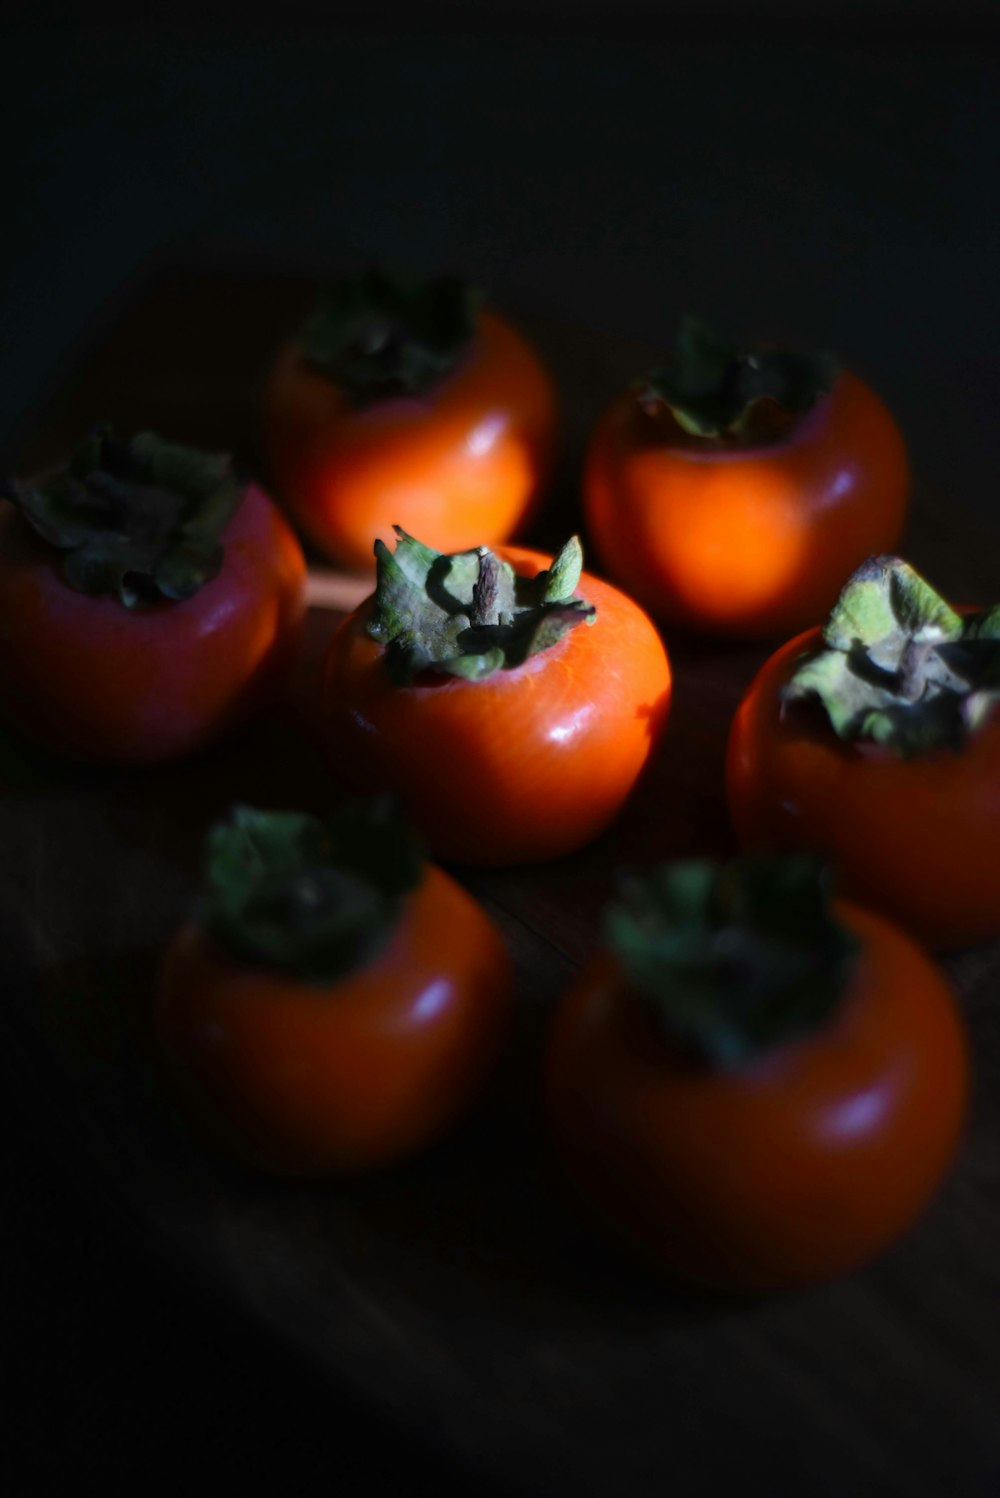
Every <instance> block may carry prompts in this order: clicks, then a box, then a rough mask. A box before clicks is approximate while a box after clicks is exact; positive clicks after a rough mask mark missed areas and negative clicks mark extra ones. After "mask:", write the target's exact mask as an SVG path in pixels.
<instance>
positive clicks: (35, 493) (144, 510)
mask: <svg viewBox="0 0 1000 1498" xmlns="http://www.w3.org/2000/svg"><path fill="white" fill-rule="evenodd" d="M244 493H245V485H243V484H242V483H240V482H239V481H238V480H237V478H236V476H235V474H234V473H233V468H232V463H231V460H230V459H229V457H228V456H226V455H221V454H214V453H204V452H199V451H197V450H196V449H194V448H189V447H181V446H179V445H178V444H176V443H172V442H166V441H164V440H163V438H162V437H158V436H157V435H156V434H155V433H154V432H139V433H138V434H137V435H136V436H134V437H133V438H132V439H131V440H130V441H128V442H123V441H121V440H120V439H118V438H117V437H115V435H114V433H113V432H112V429H111V427H110V426H109V425H103V426H98V427H95V428H94V430H93V431H92V432H91V433H90V434H89V436H88V437H87V438H86V439H85V440H84V442H83V443H81V445H80V447H79V448H78V449H77V451H76V452H75V453H74V454H73V456H72V458H71V459H70V461H69V463H68V464H67V465H66V467H65V468H64V469H62V470H60V471H59V472H58V473H56V474H55V475H53V476H52V477H51V478H48V479H46V480H44V481H43V482H41V483H40V484H38V485H36V486H35V487H34V488H31V489H17V488H7V490H6V497H7V498H9V499H11V500H12V501H13V503H14V504H15V505H17V507H18V509H19V510H20V512H21V514H22V515H23V516H24V518H25V520H26V521H27V522H28V524H29V525H30V526H31V527H32V529H33V530H34V531H35V532H36V533H37V534H38V535H39V536H41V537H42V539H43V540H44V541H47V542H48V543H49V545H51V546H53V547H55V548H56V549H57V550H59V551H61V552H62V553H63V559H62V572H63V576H64V578H65V579H66V581H67V583H69V585H70V587H72V588H75V589H76V590H77V591H78V592H80V593H90V594H99V593H109V594H110V595H111V596H112V597H113V598H117V600H118V601H119V603H122V604H124V606H125V607H126V608H129V609H134V608H137V607H139V606H140V605H142V604H149V603H155V602H157V601H158V600H162V599H167V600H170V601H173V602H177V601H179V600H181V599H185V598H191V597H192V596H193V595H194V594H195V593H197V592H198V590H199V589H200V588H203V587H204V586H205V584H206V583H208V582H211V580H212V578H214V577H216V576H217V574H218V572H219V570H220V568H221V566H222V562H223V547H222V540H221V537H222V533H223V531H224V530H225V528H226V526H227V525H228V523H229V521H230V519H231V517H232V516H233V514H234V513H235V511H236V509H237V507H238V506H239V504H240V501H241V500H242V498H243V495H244Z"/></svg>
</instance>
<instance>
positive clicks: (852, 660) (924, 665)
mask: <svg viewBox="0 0 1000 1498" xmlns="http://www.w3.org/2000/svg"><path fill="white" fill-rule="evenodd" d="M810 701H811V702H815V703H817V704H818V705H819V706H820V708H821V709H822V710H823V711H824V712H825V714H826V717H827V719H828V721H829V723H830V725H831V727H832V728H833V731H834V732H835V733H836V734H837V736H838V738H841V739H843V740H845V741H846V742H861V741H865V740H867V741H868V742H870V743H875V744H881V745H884V746H885V747H886V748H888V749H890V750H892V751H893V752H894V753H896V754H898V755H899V756H900V757H902V758H906V759H909V758H912V757H914V756H917V755H920V754H928V753H931V752H933V751H935V750H944V749H947V750H960V749H961V748H962V746H963V744H964V743H966V741H967V739H968V736H969V734H971V733H975V732H977V731H978V730H979V729H980V728H981V727H982V726H983V724H984V723H985V722H986V721H987V719H988V718H989V717H990V716H991V714H992V711H993V709H994V707H995V706H996V705H997V702H998V701H1000V609H997V608H994V609H990V610H981V611H979V612H976V613H972V614H965V615H963V614H959V613H957V612H956V611H955V610H954V609H953V608H951V606H950V605H949V604H948V603H947V602H946V601H945V599H943V598H942V597H941V595H940V594H939V593H937V592H936V591H935V590H934V588H932V587H931V585H930V584H929V583H928V582H927V581H926V579H925V578H923V577H921V575H920V574H919V573H918V572H916V571H915V570H914V568H913V567H911V566H910V564H909V563H908V562H905V561H903V560H902V559H901V558H899V557H891V556H879V557H869V558H868V560H867V561H865V562H863V563H862V564H861V566H860V567H859V568H858V569H857V571H855V572H854V573H853V574H852V575H851V577H850V578H848V580H847V582H846V583H845V585H844V587H843V589H842V591H841V594H840V597H839V598H838V600H837V602H836V604H835V605H834V607H833V611H832V613H831V614H830V617H829V619H828V620H827V622H826V625H825V626H824V629H823V644H822V646H820V647H819V649H817V650H815V651H811V652H809V653H807V654H806V655H804V656H803V657H802V658H801V659H800V661H799V663H798V664H797V666H796V668H795V671H794V673H793V674H792V676H791V678H790V679H789V681H788V683H787V684H786V686H785V687H784V689H783V691H782V705H783V707H784V706H788V705H791V704H794V703H797V702H810Z"/></svg>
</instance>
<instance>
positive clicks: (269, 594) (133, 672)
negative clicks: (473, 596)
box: [0, 429, 305, 762]
mask: <svg viewBox="0 0 1000 1498" xmlns="http://www.w3.org/2000/svg"><path fill="white" fill-rule="evenodd" d="M8 497H9V498H10V499H12V500H13V501H14V503H13V504H5V505H2V506H0V510H2V514H0V712H2V714H3V717H4V719H5V720H6V721H8V722H9V723H11V725H12V726H14V727H16V728H17V729H18V730H20V731H21V732H23V733H24V734H25V735H26V736H27V737H29V738H31V739H33V740H34V741H36V742H38V743H40V744H42V745H44V746H45V747H47V748H50V749H54V750H56V751H58V752H60V753H64V754H68V755H71V756H73V757H76V758H80V759H88V760H102V761H108V762H151V761H156V760H167V759H174V758H177V757H179V756H182V755H186V754H190V753H192V752H194V751H195V750H197V749H200V748H201V747H202V746H203V745H204V744H206V743H208V742H209V741H211V740H213V739H215V738H217V737H218V736H219V735H221V734H222V733H224V732H225V731H227V730H228V729H229V728H231V727H233V726H234V725H235V724H236V723H238V722H241V721H242V720H243V719H244V718H246V717H247V716H248V715H250V714H251V713H252V712H254V711H256V710H257V709H258V708H260V707H261V706H263V705H264V704H265V703H266V702H267V701H269V700H270V699H272V698H273V697H274V696H275V695H276V693H277V692H278V690H279V689H280V687H281V685H282V683H283V680H284V677H285V675H286V674H287V671H288V669H289V668H290V665H291V662H292V658H293V654H294V650H295V646H296V643H297V640H298V637H299V632H300V627H301V623H302V619H303V615H304V610H305V601H304V600H305V594H304V588H305V562H304V560H303V556H302V551H301V548H300V547H299V544H298V541H297V540H296V538H295V536H294V534H293V533H292V531H291V529H290V527H289V526H288V524H287V522H286V521H285V520H284V518H283V517H282V516H281V514H280V513H279V512H278V510H277V509H276V508H275V506H274V505H273V504H272V503H271V501H270V500H269V499H268V497H267V495H266V494H264V492H263V491H262V490H261V489H259V488H258V487H257V486H256V485H254V484H252V483H251V484H248V485H243V484H239V483H237V481H236V480H235V479H234V477H233V475H232V473H231V471H230V468H229V464H228V460H227V459H223V458H216V457H212V456H208V455H206V454H202V453H195V452H192V451H191V450H189V449H186V448H181V447H177V446H175V445H173V444H169V443H165V442H162V441H160V439H159V438H156V437H154V436H153V435H152V434H151V433H141V434H139V436H137V437H135V438H133V439H132V441H131V442H130V443H122V442H118V441H116V440H115V439H114V438H113V437H112V436H111V434H110V433H109V432H107V431H106V430H104V429H99V430H98V431H97V432H95V434H94V435H93V436H92V437H91V438H90V439H89V440H88V442H87V443H85V444H84V446H83V447H82V448H81V449H80V450H79V451H78V452H77V454H76V455H75V456H74V458H73V460H72V463H71V464H70V466H69V467H68V468H67V469H66V470H64V471H62V472H60V473H58V474H56V475H55V476H52V477H49V478H47V479H45V480H44V481H42V482H41V483H40V484H38V485H36V486H35V487H34V488H23V489H14V488H11V489H9V490H8Z"/></svg>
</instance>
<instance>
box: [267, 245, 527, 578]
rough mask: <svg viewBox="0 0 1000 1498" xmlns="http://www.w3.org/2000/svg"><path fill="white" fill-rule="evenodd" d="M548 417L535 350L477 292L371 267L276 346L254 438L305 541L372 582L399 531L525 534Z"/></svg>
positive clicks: (452, 539)
mask: <svg viewBox="0 0 1000 1498" xmlns="http://www.w3.org/2000/svg"><path fill="white" fill-rule="evenodd" d="M555 422H556V399H555V392H554V389H553V386H552V382H551V380H550V379H549V376H548V374H547V373H546V371H545V369H544V368H543V366H542V364H541V363H540V361H539V359H538V357H537V355H536V354H535V353H534V351H533V350H532V349H531V348H530V347H529V345H528V344H527V343H526V342H525V341H524V339H523V338H522V337H521V336H520V334H519V333H517V332H516V331H515V330H514V328H512V327H511V326H510V325H509V323H508V322H507V321H506V320H505V319H503V318H501V317H500V316H498V314H497V313H495V312H493V311H490V310H489V309H488V308H486V307H485V306H484V305H483V304H482V298H481V296H480V295H479V293H478V292H477V291H476V290H475V289H474V288H472V287H471V286H469V285H468V284H467V283H466V282H464V281H462V280H460V279H459V278H458V277H454V276H444V277H439V278H437V279H432V280H415V279H412V278H406V277H403V276H399V275H388V274H386V273H385V272H382V271H375V270H372V271H368V272H365V273H363V274H361V275H358V276H355V277H350V278H346V279H344V280H341V281H338V282H336V283H335V284H333V285H332V286H330V287H329V288H328V290H327V292H326V294H325V296H324V297H323V299H322V300H321V302H320V303H319V305H318V306H317V308H316V310H315V311H314V313H313V315H312V316H311V317H310V318H309V320H308V321H307V322H306V324H305V326H304V327H303V328H302V329H301V330H300V332H299V333H298V334H297V335H296V337H294V338H293V339H292V340H291V341H290V342H289V343H288V344H287V345H286V347H285V348H284V349H283V351H282V352H281V354H280V356H279V358H278V360H277V363H276V365H275V367H274V370H273V371H272V374H271V378H270V381H269V384H268V388H267V392H266V396H265V401H264V409H263V415H262V439H263V450H264V456H265V460H266V463H267V466H268V469H269V473H270V475H271V477H272V478H273V481H274V484H275V486H276V490H277V493H278V495H279V497H280V498H281V500H282V501H283V503H284V504H285V505H286V506H287V507H288V510H289V512H290V514H291V515H292V517H293V518H294V520H295V523H296V525H297V526H298V527H299V528H300V530H301V531H302V533H303V535H304V536H306V537H307V539H308V540H309V541H310V542H311V543H312V544H313V545H314V546H315V547H316V548H317V549H318V550H319V551H321V552H322V553H324V555H326V556H328V557H330V558H332V560H333V561H335V562H337V563H339V564H340V565H341V566H343V567H346V568H349V569H352V570H354V571H361V572H371V570H372V540H373V538H374V537H376V536H377V537H379V538H380V539H381V540H382V541H383V542H389V541H391V540H392V527H393V524H394V523H397V522H398V523H399V524H401V525H402V526H403V527H404V528H405V529H406V530H407V531H411V532H413V533H415V534H418V535H420V536H421V537H423V539H424V540H425V541H427V542H428V544H430V545H432V546H435V547H437V548H439V549H440V550H442V551H459V550H462V549H464V548H466V547H469V546H473V545H477V544H479V543H480V542H482V543H485V544H486V545H489V546H495V545H497V544H498V543H500V542H502V541H506V540H507V539H508V538H509V537H511V536H512V535H514V534H515V533H516V532H517V531H518V530H520V529H523V527H524V526H525V525H526V523H527V522H528V519H529V517H530V516H531V514H532V513H533V508H534V505H535V502H536V500H537V499H538V497H539V494H540V492H541V490H542V487H543V485H544V483H545V481H546V478H547V476H548V473H549V469H550V466H551V462H552V453H553V445H554V439H555Z"/></svg>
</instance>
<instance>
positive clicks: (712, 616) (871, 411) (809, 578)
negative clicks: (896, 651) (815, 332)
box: [584, 318, 909, 638]
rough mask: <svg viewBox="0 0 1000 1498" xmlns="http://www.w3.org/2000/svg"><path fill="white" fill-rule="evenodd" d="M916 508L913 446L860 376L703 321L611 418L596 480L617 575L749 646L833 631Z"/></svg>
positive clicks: (637, 594) (669, 618)
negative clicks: (853, 576)
mask: <svg viewBox="0 0 1000 1498" xmlns="http://www.w3.org/2000/svg"><path fill="white" fill-rule="evenodd" d="M908 494H909V466H908V462H907V456H906V449H905V446H904V443H903V439H902V437H901V435H900V433H899V430H898V428H897V426H896V423H895V421H894V420H893V418H892V416H891V415H890V413H889V411H888V410H887V408H886V407H885V405H884V404H883V403H882V401H881V400H880V399H879V397H878V396H877V395H876V394H875V393H874V392H873V391H872V390H871V389H870V388H869V387H868V385H866V384H865V383H864V381H863V380H861V379H860V378H859V377H858V376H857V375H856V374H853V373H851V371H850V370H847V369H845V368H843V367H841V366H839V365H838V364H837V363H836V362H835V361H834V360H833V359H832V358H831V357H829V356H828V355H825V354H815V355H807V354H802V353H797V352H794V351H790V350H787V349H781V348H773V347H768V346H760V347H755V348H750V349H741V348H739V347H737V346H736V345H734V344H729V343H727V342H725V341H723V340H722V339H720V338H718V337H717V336H716V335H715V334H713V333H712V332H710V331H709V330H708V329H707V328H706V327H705V326H704V325H703V324H701V323H700V322H698V321H697V320H696V319H693V318H687V319H685V320H684V321H683V322H682V324H681V327H680V332H679V335H678V338H677V342H676V346H675V348H674V351H673V356H672V359H671V360H670V362H669V363H667V364H665V365H664V366H662V367H660V368H656V369H653V370H651V371H650V372H648V373H647V374H645V375H644V376H643V377H641V378H640V379H638V380H636V381H635V382H634V383H633V384H632V385H631V386H630V387H629V388H628V389H627V390H625V391H623V392H622V393H621V394H620V395H619V396H618V397H617V398H616V399H615V400H614V401H613V402H612V404H611V405H610V407H609V408H608V409H607V411H606V412H605V413H604V415H603V416H602V417H601V419H600V421H599V423H598V425H597V428H596V430H595V432H594V434H593V437H592V439H591V443H590V447H589V451H588V455H587V461H586V469H585V474H584V514H585V521H586V529H587V534H588V536H589V538H590V540H591V541H592V543H593V545H594V549H595V551H596V554H597V556H598V558H599V560H600V562H601V563H602V564H603V566H604V567H605V568H606V569H607V572H608V574H609V576H610V577H612V578H613V579H614V580H615V581H616V582H618V583H620V584H621V586H622V587H623V588H625V589H627V591H628V592H629V593H630V594H631V595H632V596H633V597H634V598H635V599H637V601H638V602H639V603H641V604H642V606H643V607H644V608H646V609H648V611H649V612H650V613H651V614H652V615H653V616H654V618H657V619H660V620H663V621H664V622H667V623H672V624H678V625H681V626H683V627H684V628H686V629H690V630H694V631H704V632H707V633H711V634H718V635H729V636H738V637H747V638H766V637H768V636H774V635H777V636H780V635H783V634H784V635H787V634H789V633H791V632H793V631H795V630H800V629H804V628H805V627H806V626H807V625H809V624H812V623H814V622H815V620H816V619H818V618H821V617H822V616H823V614H824V613H825V612H826V611H827V610H828V609H829V608H830V607H831V606H832V604H833V603H834V601H835V599H836V597H837V593H838V591H839V589H840V586H841V584H842V582H843V579H844V577H845V576H846V575H847V573H848V572H850V571H851V569H852V568H853V567H856V566H857V565H858V564H859V563H860V562H862V561H863V560H864V558H865V557H866V556H868V555H869V554H870V553H872V552H881V551H887V550H890V549H891V548H893V547H894V546H896V544H897V543H898V541H899V537H900V534H901V532H902V528H903V522H904V518H905V514H906V507H907V500H908Z"/></svg>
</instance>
